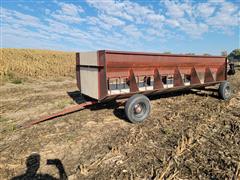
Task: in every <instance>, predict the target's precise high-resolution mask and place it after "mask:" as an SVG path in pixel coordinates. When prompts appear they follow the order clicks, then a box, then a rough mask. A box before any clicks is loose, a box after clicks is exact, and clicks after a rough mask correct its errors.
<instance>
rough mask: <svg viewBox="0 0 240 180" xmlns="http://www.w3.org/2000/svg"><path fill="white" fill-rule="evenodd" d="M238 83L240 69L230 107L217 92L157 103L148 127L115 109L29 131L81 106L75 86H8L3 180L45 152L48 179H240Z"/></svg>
mask: <svg viewBox="0 0 240 180" xmlns="http://www.w3.org/2000/svg"><path fill="white" fill-rule="evenodd" d="M239 79H240V71H237V74H235V75H234V76H231V77H229V81H230V83H231V85H232V88H233V95H232V99H231V100H229V101H223V100H220V99H219V98H218V97H217V91H216V88H217V87H210V88H208V89H206V90H201V91H200V90H192V91H187V92H178V93H171V94H168V95H167V96H166V95H165V96H164V95H162V96H154V97H151V99H152V101H151V104H152V112H151V115H150V116H149V118H147V120H146V121H145V122H144V123H141V124H132V123H130V122H128V121H127V120H126V117H125V115H124V108H123V107H117V106H116V104H114V103H110V104H106V105H95V106H93V107H91V108H88V109H84V110H82V111H78V112H75V113H72V114H68V115H66V116H62V117H59V118H56V119H54V120H51V121H46V122H43V123H41V124H38V125H35V126H32V127H30V128H27V129H19V128H18V125H19V124H22V123H24V122H26V121H28V120H34V119H36V118H38V117H40V116H42V115H46V114H51V113H53V112H57V111H59V110H62V109H63V108H67V107H69V106H71V105H74V104H76V103H77V102H79V101H81V97H79V96H78V92H77V88H76V83H75V80H74V79H71V78H70V79H65V80H64V81H49V82H48V81H35V82H31V83H30V82H29V83H28V82H25V83H22V84H10V83H7V84H5V85H4V86H1V87H0V102H1V103H0V124H1V126H0V179H11V178H13V177H16V176H19V175H24V174H25V172H26V168H27V167H26V165H28V166H29V162H28V160H29V158H28V157H29V156H30V155H31V154H35V155H36V154H39V156H40V162H39V163H40V167H39V169H38V171H37V174H38V175H39V176H41V177H45V179H46V178H50V177H55V178H60V175H59V172H60V174H61V173H66V175H67V176H68V179H240V81H239ZM27 159H28V160H27ZM51 160H52V161H51ZM26 162H28V163H26ZM57 164H58V165H57ZM59 164H60V165H59ZM60 166H61V167H60Z"/></svg>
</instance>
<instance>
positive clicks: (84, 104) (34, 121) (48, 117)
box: [19, 101, 97, 128]
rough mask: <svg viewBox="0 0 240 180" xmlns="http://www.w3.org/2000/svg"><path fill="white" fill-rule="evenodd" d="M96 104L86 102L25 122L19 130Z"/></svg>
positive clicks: (94, 102)
mask: <svg viewBox="0 0 240 180" xmlns="http://www.w3.org/2000/svg"><path fill="white" fill-rule="evenodd" d="M96 103H97V101H86V102H84V103H81V104H78V105H74V106H71V107H69V108H66V109H64V110H62V111H59V112H56V113H54V114H51V115H46V116H43V117H41V118H39V119H37V120H30V121H27V122H25V123H23V124H21V125H19V128H28V127H31V126H33V125H35V124H39V123H41V122H44V121H47V120H51V119H55V118H57V117H60V116H64V115H67V114H70V113H73V112H76V111H79V110H81V109H84V108H85V107H87V106H91V105H93V104H96Z"/></svg>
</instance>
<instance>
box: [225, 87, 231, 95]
mask: <svg viewBox="0 0 240 180" xmlns="http://www.w3.org/2000/svg"><path fill="white" fill-rule="evenodd" d="M224 94H225V96H226V97H229V96H230V95H231V89H230V87H229V86H227V87H226V88H225V91H224Z"/></svg>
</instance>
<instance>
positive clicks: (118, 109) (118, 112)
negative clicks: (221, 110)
mask: <svg viewBox="0 0 240 180" xmlns="http://www.w3.org/2000/svg"><path fill="white" fill-rule="evenodd" d="M203 90H204V91H205V92H203ZM217 91H218V90H217V89H216V88H211V87H209V88H202V89H194V90H192V89H189V90H182V91H174V92H168V93H165V94H155V95H150V96H149V99H150V100H156V99H163V98H170V97H177V96H183V95H188V94H194V95H197V96H202V97H206V96H210V97H213V98H218V95H216V92H217ZM209 92H211V93H209ZM67 94H68V95H69V96H70V97H71V98H72V99H73V100H74V101H75V102H76V103H77V104H81V103H83V102H85V101H92V100H93V99H91V98H90V97H87V96H84V95H82V94H81V93H80V91H73V92H67ZM86 109H89V110H91V111H97V110H101V109H112V110H113V114H114V115H115V116H116V117H118V118H119V119H121V120H123V121H126V122H128V123H130V121H129V120H128V119H127V117H126V115H125V110H124V107H123V106H121V105H119V103H117V102H116V100H112V101H108V102H105V103H97V104H94V105H92V106H88V107H86Z"/></svg>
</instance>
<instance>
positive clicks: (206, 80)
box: [204, 67, 214, 83]
mask: <svg viewBox="0 0 240 180" xmlns="http://www.w3.org/2000/svg"><path fill="white" fill-rule="evenodd" d="M209 82H214V78H213V74H212V72H211V70H210V68H209V67H206V70H205V77H204V83H209Z"/></svg>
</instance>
